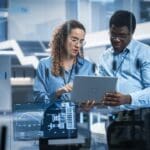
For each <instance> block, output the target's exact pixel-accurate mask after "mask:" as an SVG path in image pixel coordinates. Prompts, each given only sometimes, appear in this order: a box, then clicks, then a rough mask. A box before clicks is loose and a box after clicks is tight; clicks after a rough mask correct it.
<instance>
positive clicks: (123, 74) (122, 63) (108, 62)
mask: <svg viewBox="0 0 150 150" xmlns="http://www.w3.org/2000/svg"><path fill="white" fill-rule="evenodd" d="M114 62H115V63H114ZM113 65H115V66H113ZM114 68H115V69H114ZM99 73H100V76H112V77H113V76H115V77H118V87H117V91H118V92H122V93H124V94H129V95H130V96H131V98H132V103H131V105H124V106H125V107H126V108H127V107H129V108H132V107H142V106H144V107H147V106H148V107H150V47H149V46H148V45H145V44H143V43H141V42H138V41H136V40H132V41H131V42H130V43H129V44H128V46H127V47H126V49H124V51H123V52H122V53H119V54H115V52H114V50H113V48H112V47H111V48H109V49H108V50H106V51H105V52H104V53H103V54H102V57H101V58H100V63H99ZM124 106H123V107H124Z"/></svg>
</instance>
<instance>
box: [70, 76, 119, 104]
mask: <svg viewBox="0 0 150 150" xmlns="http://www.w3.org/2000/svg"><path fill="white" fill-rule="evenodd" d="M116 87H117V77H98V76H75V79H74V81H73V90H72V92H71V100H72V101H73V102H76V103H81V102H86V101H87V100H95V101H96V102H100V101H101V100H102V99H103V97H104V95H105V93H108V92H115V91H116Z"/></svg>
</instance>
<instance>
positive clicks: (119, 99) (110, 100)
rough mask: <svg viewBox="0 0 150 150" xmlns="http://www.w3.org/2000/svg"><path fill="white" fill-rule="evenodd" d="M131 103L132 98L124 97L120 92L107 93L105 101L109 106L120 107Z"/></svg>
mask: <svg viewBox="0 0 150 150" xmlns="http://www.w3.org/2000/svg"><path fill="white" fill-rule="evenodd" d="M130 103H131V96H130V95H123V94H121V93H119V92H115V93H106V94H105V96H104V99H103V104H104V105H107V106H119V105H123V104H130Z"/></svg>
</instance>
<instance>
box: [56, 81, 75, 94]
mask: <svg viewBox="0 0 150 150" xmlns="http://www.w3.org/2000/svg"><path fill="white" fill-rule="evenodd" d="M72 87H73V86H72V84H71V83H69V84H66V85H65V86H63V87H61V88H59V89H58V90H57V91H56V97H60V96H61V95H62V94H63V93H68V92H71V91H72Z"/></svg>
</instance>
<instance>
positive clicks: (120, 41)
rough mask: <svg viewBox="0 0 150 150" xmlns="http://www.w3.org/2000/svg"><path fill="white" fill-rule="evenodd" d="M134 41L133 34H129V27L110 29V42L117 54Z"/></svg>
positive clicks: (113, 26)
mask: <svg viewBox="0 0 150 150" xmlns="http://www.w3.org/2000/svg"><path fill="white" fill-rule="evenodd" d="M131 39H132V33H130V32H129V30H128V27H127V26H123V27H116V26H115V25H112V26H111V28H110V41H111V44H112V47H113V48H114V50H115V52H118V53H120V52H122V51H123V50H124V48H126V47H127V45H128V44H129V42H130V41H131Z"/></svg>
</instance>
